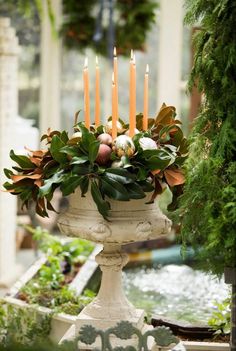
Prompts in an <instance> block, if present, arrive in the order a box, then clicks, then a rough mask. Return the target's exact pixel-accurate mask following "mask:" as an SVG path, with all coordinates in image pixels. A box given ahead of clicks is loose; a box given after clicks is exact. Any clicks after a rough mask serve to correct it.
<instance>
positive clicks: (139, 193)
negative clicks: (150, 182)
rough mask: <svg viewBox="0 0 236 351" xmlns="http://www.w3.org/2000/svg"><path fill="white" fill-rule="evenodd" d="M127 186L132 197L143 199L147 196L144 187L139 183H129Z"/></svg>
mask: <svg viewBox="0 0 236 351" xmlns="http://www.w3.org/2000/svg"><path fill="white" fill-rule="evenodd" d="M126 188H127V190H128V192H129V196H130V198H131V199H143V198H144V197H145V196H146V194H145V192H144V191H143V189H142V187H141V186H140V185H139V184H137V183H132V184H128V185H127V186H126Z"/></svg>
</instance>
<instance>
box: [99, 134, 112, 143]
mask: <svg viewBox="0 0 236 351" xmlns="http://www.w3.org/2000/svg"><path fill="white" fill-rule="evenodd" d="M97 139H98V140H99V141H100V142H101V144H106V145H111V144H112V137H111V135H110V134H108V133H102V134H100V135H99V136H98V137H97Z"/></svg>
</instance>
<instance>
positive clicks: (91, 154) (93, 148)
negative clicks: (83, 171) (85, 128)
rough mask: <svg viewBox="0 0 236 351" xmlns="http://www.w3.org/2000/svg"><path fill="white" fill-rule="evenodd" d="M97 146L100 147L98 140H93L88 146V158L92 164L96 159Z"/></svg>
mask: <svg viewBox="0 0 236 351" xmlns="http://www.w3.org/2000/svg"><path fill="white" fill-rule="evenodd" d="M99 146H100V141H98V140H94V141H92V142H91V143H90V144H89V149H88V158H89V161H90V162H91V163H92V164H93V163H94V161H95V160H96V158H97V155H98V149H99Z"/></svg>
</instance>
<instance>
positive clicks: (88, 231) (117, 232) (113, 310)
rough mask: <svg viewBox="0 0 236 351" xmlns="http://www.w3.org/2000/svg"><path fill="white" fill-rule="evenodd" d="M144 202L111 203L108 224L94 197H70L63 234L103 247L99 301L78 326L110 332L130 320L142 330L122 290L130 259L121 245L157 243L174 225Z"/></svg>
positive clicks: (139, 316) (80, 318)
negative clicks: (126, 266) (158, 238)
mask: <svg viewBox="0 0 236 351" xmlns="http://www.w3.org/2000/svg"><path fill="white" fill-rule="evenodd" d="M149 198H150V194H149V195H147V196H146V198H144V199H139V200H132V201H127V202H124V201H115V200H110V199H108V200H109V202H110V204H111V210H110V212H109V217H108V220H105V219H104V218H103V217H102V216H101V215H100V214H99V212H98V210H97V206H96V204H95V203H94V201H93V198H92V196H91V193H90V192H88V193H87V194H86V196H85V197H81V193H80V191H79V190H76V191H75V193H74V194H72V195H70V197H69V208H68V210H67V211H66V212H65V213H64V214H62V215H61V216H60V217H59V221H58V225H59V228H60V230H61V232H62V233H64V234H66V235H69V236H73V237H80V238H84V239H87V240H91V241H93V242H96V243H101V244H103V250H102V251H101V252H100V253H99V254H98V255H97V256H96V261H97V263H98V264H99V267H100V269H101V270H102V280H101V286H100V290H99V292H98V295H97V297H96V298H95V299H94V301H93V302H92V303H90V304H89V305H88V306H86V307H85V308H84V309H83V311H82V312H81V313H80V314H79V316H78V323H77V326H78V328H80V327H81V326H82V325H84V324H92V325H94V326H95V327H99V328H103V329H105V328H108V327H110V326H111V324H114V325H115V324H116V323H117V322H119V321H120V320H128V321H129V322H131V323H133V325H135V326H136V327H139V328H140V329H142V327H143V316H144V312H143V311H142V310H139V309H136V308H135V307H134V306H133V305H132V304H131V303H130V302H129V301H128V300H127V298H126V296H125V294H124V291H123V289H122V275H121V273H122V268H123V267H124V266H125V265H126V263H127V262H128V255H127V254H126V253H123V252H122V247H121V246H122V245H123V244H126V243H131V242H137V241H145V240H151V239H155V238H157V237H159V236H161V235H165V234H167V233H168V232H169V231H170V229H171V221H170V220H169V219H168V218H167V217H166V216H165V215H164V214H163V213H162V212H161V211H160V209H159V207H158V202H157V201H156V202H155V203H153V204H146V202H147V201H148V200H149Z"/></svg>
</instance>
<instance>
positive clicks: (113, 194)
mask: <svg viewBox="0 0 236 351" xmlns="http://www.w3.org/2000/svg"><path fill="white" fill-rule="evenodd" d="M101 183H102V190H103V192H104V193H105V194H106V195H107V196H108V197H110V198H112V199H114V200H119V201H129V199H130V197H129V193H128V191H127V189H126V188H125V187H124V185H122V184H121V183H119V182H118V181H116V180H114V179H110V178H107V177H106V176H102V177H101Z"/></svg>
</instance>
